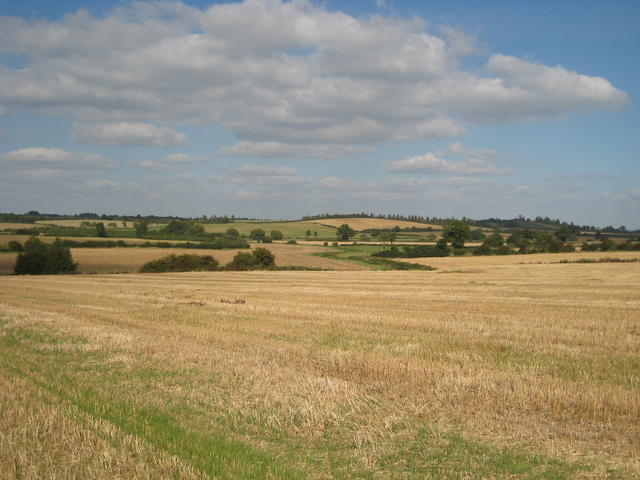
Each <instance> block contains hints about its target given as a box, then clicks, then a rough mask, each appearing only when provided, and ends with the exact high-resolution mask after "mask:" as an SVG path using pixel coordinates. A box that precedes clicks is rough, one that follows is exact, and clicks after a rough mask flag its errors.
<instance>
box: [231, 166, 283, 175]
mask: <svg viewBox="0 0 640 480" xmlns="http://www.w3.org/2000/svg"><path fill="white" fill-rule="evenodd" d="M234 172H235V173H236V174H237V175H242V176H261V177H263V176H271V175H277V176H284V175H294V174H295V168H293V167H280V166H275V165H242V166H241V167H238V168H236V169H235V170H234Z"/></svg>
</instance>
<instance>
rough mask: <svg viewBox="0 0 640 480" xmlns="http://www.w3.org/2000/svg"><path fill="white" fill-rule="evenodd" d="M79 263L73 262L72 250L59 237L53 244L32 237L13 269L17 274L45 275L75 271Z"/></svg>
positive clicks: (26, 243)
mask: <svg viewBox="0 0 640 480" xmlns="http://www.w3.org/2000/svg"><path fill="white" fill-rule="evenodd" d="M77 266H78V264H77V263H74V262H73V259H72V258H71V251H70V250H69V248H68V247H65V246H63V245H62V242H61V241H60V239H59V238H56V240H55V241H54V242H53V244H52V245H47V244H46V243H43V242H41V241H40V240H39V239H37V238H36V237H31V238H29V240H27V241H26V242H25V244H24V252H21V253H20V254H18V258H17V259H16V264H15V266H14V268H13V271H14V273H15V274H16V275H43V274H56V273H67V272H73V271H75V269H76V268H77Z"/></svg>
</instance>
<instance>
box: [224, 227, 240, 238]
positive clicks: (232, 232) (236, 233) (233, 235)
mask: <svg viewBox="0 0 640 480" xmlns="http://www.w3.org/2000/svg"><path fill="white" fill-rule="evenodd" d="M225 235H226V236H227V237H231V238H240V232H239V231H238V229H236V228H227V231H226V232H225Z"/></svg>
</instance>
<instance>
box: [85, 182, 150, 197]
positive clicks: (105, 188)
mask: <svg viewBox="0 0 640 480" xmlns="http://www.w3.org/2000/svg"><path fill="white" fill-rule="evenodd" d="M139 189H140V185H138V184H137V183H135V182H132V183H127V182H118V181H114V180H86V181H85V182H83V183H82V184H80V185H79V186H78V190H79V191H81V192H91V193H102V194H105V193H118V192H122V191H138V190H139Z"/></svg>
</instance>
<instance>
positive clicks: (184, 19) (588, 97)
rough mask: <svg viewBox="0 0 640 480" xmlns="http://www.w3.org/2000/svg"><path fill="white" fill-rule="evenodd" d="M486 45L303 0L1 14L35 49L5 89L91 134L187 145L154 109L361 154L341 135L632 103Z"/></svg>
mask: <svg viewBox="0 0 640 480" xmlns="http://www.w3.org/2000/svg"><path fill="white" fill-rule="evenodd" d="M477 51H478V47H477V42H476V40H475V39H474V38H473V37H471V36H469V35H466V34H464V33H463V32H459V31H456V30H453V29H447V28H445V29H444V30H442V33H441V34H438V33H437V32H436V33H434V32H431V31H430V30H429V29H428V28H427V27H426V21H424V20H422V19H419V18H411V19H402V18H398V17H397V16H383V15H374V16H371V17H367V18H365V17H358V18H357V17H353V16H350V15H348V14H345V13H342V12H339V11H329V10H327V9H326V8H324V7H323V6H316V5H314V4H313V3H311V2H310V1H305V0H299V1H292V2H284V1H280V0H245V1H244V2H242V3H223V4H213V5H211V6H210V7H208V8H206V9H203V10H200V9H198V8H193V7H189V6H187V5H185V4H183V3H180V2H175V3H170V2H131V3H130V4H129V3H127V4H125V6H122V7H117V8H115V9H114V10H113V11H112V12H111V13H110V14H108V15H106V16H101V17H94V16H91V15H90V14H89V13H87V12H86V11H84V10H81V11H78V12H77V13H75V14H71V15H67V16H65V17H64V18H63V19H61V20H39V21H32V20H24V19H18V18H12V17H3V18H2V19H0V53H8V54H14V55H21V56H24V57H25V58H27V59H28V64H27V65H26V66H25V67H24V68H21V69H13V68H10V67H8V66H6V65H0V103H2V104H3V105H6V106H8V107H10V108H11V107H13V106H17V107H24V108H29V109H30V110H32V111H41V112H54V113H58V114H69V115H71V116H72V117H73V118H74V119H76V120H77V121H78V122H80V123H78V124H77V125H76V127H75V128H74V135H75V136H76V138H77V139H78V140H80V141H83V142H87V143H98V144H106V145H147V146H176V145H184V144H186V142H187V139H186V137H185V136H184V135H183V134H181V133H178V132H176V131H174V130H171V129H168V128H167V127H162V128H159V127H155V126H154V125H153V124H165V125H175V124H201V125H218V126H223V127H226V128H227V129H229V130H230V131H231V132H232V133H233V134H234V135H235V136H236V137H237V138H238V139H239V141H240V142H241V143H240V144H238V145H236V146H233V147H226V151H225V150H224V149H223V151H225V153H226V154H229V155H256V156H276V155H278V156H304V157H319V158H324V157H330V158H331V157H334V156H342V155H343V154H347V155H349V154H351V153H352V152H349V151H346V152H345V150H340V149H337V150H336V149H332V148H329V147H328V146H333V145H336V144H343V145H344V144H363V143H368V142H383V141H393V140H434V139H441V138H450V137H455V136H457V135H460V134H461V133H462V132H464V130H465V128H467V127H468V126H469V125H471V124H474V123H492V122H493V123H505V122H514V121H528V120H534V119H538V118H541V117H545V116H550V115H561V114H564V113H567V112H574V111H584V110H591V109H614V108H619V107H621V106H624V105H626V104H627V103H628V98H627V95H626V94H625V93H624V92H622V91H620V90H618V89H616V88H615V87H614V86H613V85H611V83H610V82H609V81H608V80H606V79H605V78H601V77H595V76H587V75H582V74H580V73H577V72H572V71H570V70H568V69H566V68H564V67H562V66H546V65H542V64H538V63H534V62H529V61H525V60H522V59H519V58H515V57H510V56H506V55H499V54H497V55H492V56H491V57H489V58H488V60H487V62H486V65H485V68H484V69H480V70H478V71H473V72H472V71H466V70H464V69H462V68H461V65H462V64H463V62H461V61H460V60H461V58H462V57H463V56H464V55H468V54H470V53H474V52H477ZM242 142H253V143H242ZM268 142H276V143H275V144H270V143H268ZM301 144H308V145H311V146H308V147H306V148H305V149H303V148H301V147H296V146H295V145H301ZM323 145H325V147H323Z"/></svg>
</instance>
